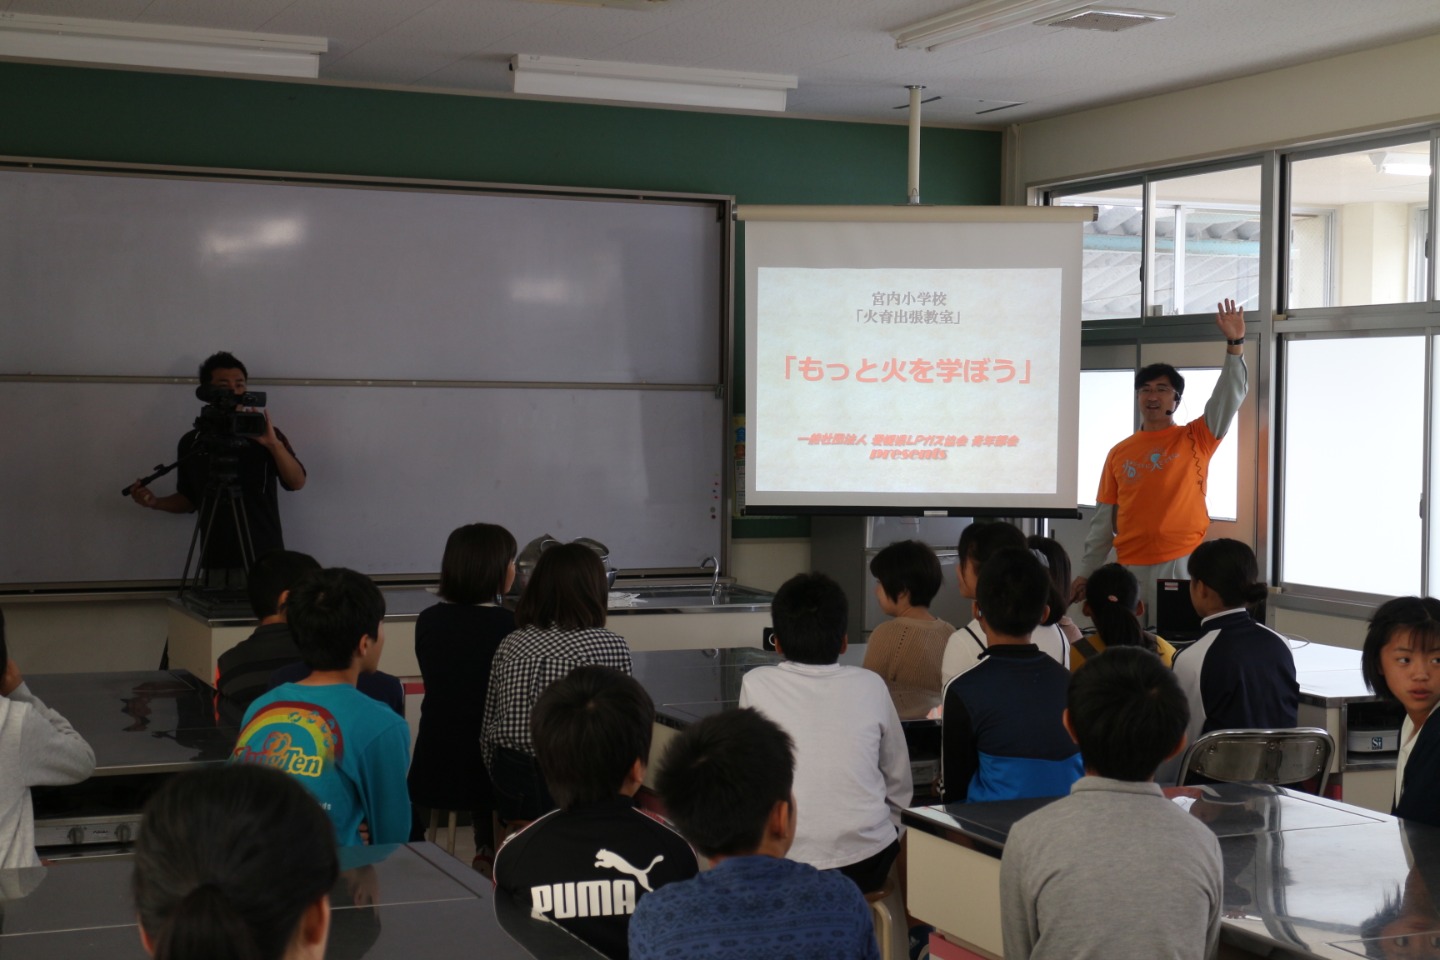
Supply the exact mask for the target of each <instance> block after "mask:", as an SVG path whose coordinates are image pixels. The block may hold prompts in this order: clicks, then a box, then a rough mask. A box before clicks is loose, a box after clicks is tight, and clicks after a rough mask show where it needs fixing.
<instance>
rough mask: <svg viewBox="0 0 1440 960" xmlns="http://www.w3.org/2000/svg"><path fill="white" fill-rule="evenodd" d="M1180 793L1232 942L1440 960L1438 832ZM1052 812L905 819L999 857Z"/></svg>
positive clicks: (983, 808) (1252, 789) (914, 812)
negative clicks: (1218, 869) (1014, 831)
mask: <svg viewBox="0 0 1440 960" xmlns="http://www.w3.org/2000/svg"><path fill="white" fill-rule="evenodd" d="M1180 789H1182V790H1184V791H1185V802H1186V803H1187V804H1188V808H1189V811H1190V813H1191V814H1192V815H1194V816H1196V817H1199V818H1200V819H1201V820H1202V821H1204V822H1205V823H1206V824H1207V825H1208V826H1209V827H1210V828H1211V829H1212V830H1214V831H1215V834H1216V836H1217V837H1219V839H1220V851H1221V854H1222V856H1223V857H1224V862H1225V894H1224V897H1225V903H1224V920H1223V921H1222V922H1223V936H1224V939H1225V940H1226V941H1227V942H1229V943H1232V944H1235V945H1237V946H1239V947H1241V948H1244V949H1247V950H1251V951H1253V952H1256V953H1259V954H1261V955H1266V954H1267V953H1268V952H1269V951H1271V950H1274V949H1275V948H1277V947H1280V948H1283V949H1284V950H1285V951H1289V952H1288V953H1285V954H1284V955H1285V956H1301V957H1320V958H1332V960H1339V958H1344V960H1353V958H1354V957H1356V956H1360V957H1369V956H1384V957H1389V956H1396V957H1399V956H1407V957H1408V956H1417V957H1418V956H1425V957H1435V956H1440V950H1437V949H1436V946H1435V945H1437V944H1440V910H1437V906H1436V902H1435V900H1434V899H1433V898H1432V896H1431V891H1437V892H1440V829H1436V828H1434V827H1428V826H1425V825H1422V824H1410V823H1405V822H1403V821H1401V820H1397V819H1395V818H1394V817H1390V816H1386V815H1384V814H1380V813H1374V812H1372V811H1369V810H1362V809H1359V808H1358V807H1351V806H1348V805H1346V804H1343V803H1339V802H1337V801H1334V800H1326V799H1322V798H1320V797H1313V796H1310V795H1308V794H1303V793H1297V792H1295V791H1291V790H1287V789H1285V788H1283V787H1263V786H1253V785H1245V784H1214V785H1211V786H1206V787H1199V788H1194V787H1186V788H1180ZM1167 792H1170V791H1167ZM1049 802H1053V801H1050V800H1025V801H1005V802H999V803H979V804H969V805H965V804H954V805H951V806H947V807H919V808H914V809H910V810H906V811H905V812H904V814H903V815H902V819H903V821H904V823H905V824H907V825H908V826H911V827H913V828H915V829H917V830H922V831H925V832H927V833H931V834H935V835H937V836H940V837H942V838H945V839H948V840H951V841H953V842H957V843H960V844H962V845H965V846H969V847H971V848H972V849H976V850H981V851H984V852H987V853H990V854H991V855H994V856H998V855H999V850H1000V847H1001V846H1003V844H1004V840H1005V837H1006V836H1008V834H1009V830H1010V827H1011V826H1013V825H1014V823H1015V822H1016V821H1017V820H1018V819H1020V817H1023V816H1024V815H1025V814H1027V813H1030V812H1031V811H1033V810H1036V809H1038V808H1039V807H1041V806H1044V805H1045V804H1046V803H1049ZM1137 854H1138V855H1143V852H1141V851H1137ZM1402 938H1408V940H1407V939H1402ZM1417 950H1418V951H1419V952H1414V951H1417Z"/></svg>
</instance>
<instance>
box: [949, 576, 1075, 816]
mask: <svg viewBox="0 0 1440 960" xmlns="http://www.w3.org/2000/svg"><path fill="white" fill-rule="evenodd" d="M1050 590H1051V585H1050V577H1049V575H1048V574H1047V573H1046V572H1045V568H1044V566H1042V565H1041V563H1040V561H1039V560H1038V559H1036V558H1035V555H1034V554H1032V553H1031V552H1030V551H1029V550H1028V549H1018V550H1017V549H1005V550H1000V551H999V552H997V553H996V554H995V555H994V556H992V557H991V558H990V559H989V560H987V561H985V566H984V567H982V568H981V569H980V576H979V579H978V580H977V581H976V586H975V618H976V619H977V620H978V621H979V622H980V626H981V627H982V628H983V629H984V631H985V644H986V649H985V653H984V655H983V658H982V659H981V660H980V662H979V663H978V664H976V665H975V666H974V667H972V668H971V669H969V670H967V671H965V672H964V673H962V674H960V675H959V676H958V677H956V678H954V679H953V680H951V681H950V683H949V684H947V685H946V687H945V716H944V724H943V727H942V744H941V754H940V780H941V792H942V795H943V796H944V798H945V802H946V803H957V802H958V803H967V802H968V803H977V802H980V801H984V800H1018V799H1022V798H1025V797H1057V796H1060V795H1061V794H1063V793H1065V791H1067V790H1069V789H1070V784H1072V783H1074V782H1075V781H1076V780H1078V779H1079V778H1080V776H1081V775H1082V774H1083V773H1084V768H1083V767H1082V766H1081V763H1080V753H1079V751H1078V750H1077V749H1076V747H1075V743H1074V741H1072V740H1071V739H1070V736H1069V734H1067V733H1066V732H1065V727H1064V725H1063V724H1062V723H1061V722H1060V716H1061V714H1062V713H1063V712H1064V710H1065V690H1066V687H1067V686H1068V685H1069V683H1070V671H1069V670H1067V669H1066V668H1065V667H1062V666H1061V665H1060V664H1058V663H1056V662H1055V660H1053V659H1052V658H1051V657H1049V656H1047V655H1045V654H1044V653H1042V652H1041V651H1040V648H1039V647H1037V646H1036V645H1035V644H1034V643H1032V642H1031V641H1030V635H1031V634H1032V633H1033V632H1034V630H1035V627H1036V625H1037V624H1039V623H1040V621H1041V620H1043V619H1044V618H1045V612H1046V610H1047V609H1048V607H1049V602H1048V600H1049V596H1050Z"/></svg>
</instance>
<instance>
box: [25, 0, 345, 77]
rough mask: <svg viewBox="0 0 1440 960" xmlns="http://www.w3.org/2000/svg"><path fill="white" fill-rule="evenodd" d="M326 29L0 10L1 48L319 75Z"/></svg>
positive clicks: (42, 56)
mask: <svg viewBox="0 0 1440 960" xmlns="http://www.w3.org/2000/svg"><path fill="white" fill-rule="evenodd" d="M329 45H330V43H329V41H328V40H326V39H325V38H324V37H299V36H290V35H286V34H276V33H244V32H242V31H239V30H210V29H205V28H200V27H174V26H166V25H163V24H148V23H133V22H122V21H116V20H85V19H80V18H78V17H49V16H36V15H33V14H25V13H8V12H0V56H5V57H28V58H32V59H38V60H74V61H81V62H83V63H107V64H121V65H124V66H132V67H171V68H174V69H179V70H210V71H216V72H220V73H249V74H265V75H269V76H279V77H318V76H319V75H320V54H322V53H324V52H325V51H326V50H327V49H328V48H329Z"/></svg>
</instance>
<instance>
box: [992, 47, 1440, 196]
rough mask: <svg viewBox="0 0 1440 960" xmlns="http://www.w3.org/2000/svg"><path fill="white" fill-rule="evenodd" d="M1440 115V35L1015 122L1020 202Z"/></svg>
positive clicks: (1016, 189)
mask: <svg viewBox="0 0 1440 960" xmlns="http://www.w3.org/2000/svg"><path fill="white" fill-rule="evenodd" d="M1437 118H1440V35H1435V36H1430V37H1422V38H1420V39H1418V40H1409V41H1406V42H1405V43H1397V44H1394V45H1392V46H1388V47H1380V48H1377V49H1373V50H1364V51H1361V52H1359V53H1351V54H1346V55H1345V56H1341V57H1333V58H1331V59H1328V60H1319V61H1315V62H1314V63H1307V64H1302V65H1300V66H1296V67H1287V68H1285V69H1283V70H1274V71H1271V72H1269V73H1261V74H1256V75H1254V76H1249V77H1242V78H1240V79H1237V80H1226V81H1223V82H1221V83H1212V84H1208V85H1206V86H1203V87H1194V88H1192V89H1189V90H1181V91H1177V92H1175V93H1167V94H1161V95H1159V96H1154V97H1146V98H1144V99H1141V100H1132V101H1128V102H1126V103H1119V104H1114V105H1112V106H1108V107H1098V108H1096V109H1093V110H1084V111H1080V112H1078V113H1071V114H1067V115H1065V116H1060V117H1052V118H1050V119H1048V120H1037V121H1035V122H1033V123H1025V124H1020V125H1019V126H1018V127H1017V128H1012V135H1013V136H1014V138H1015V140H1016V142H1015V143H1014V144H1012V153H1013V154H1014V156H1015V157H1016V161H1015V166H1014V167H1013V169H1012V171H1009V172H1011V173H1012V175H1011V176H1010V177H1008V178H1007V182H1008V183H1010V184H1013V185H1014V186H1013V187H1012V192H1011V195H1010V196H1009V197H1008V199H1009V200H1010V201H1011V202H1023V199H1024V197H1023V191H1024V189H1025V188H1026V187H1029V186H1034V185H1035V184H1037V183H1052V182H1056V181H1060V180H1069V179H1075V178H1080V177H1089V176H1095V175H1097V174H1102V173H1112V172H1114V173H1118V172H1121V171H1129V170H1136V169H1140V168H1143V167H1153V166H1160V165H1165V164H1173V163H1181V162H1187V161H1191V160H1199V159H1206V158H1213V157H1221V156H1227V155H1236V154H1243V153H1250V152H1254V151H1256V150H1260V149H1266V148H1270V147H1275V146H1290V145H1295V144H1300V143H1306V142H1309V141H1315V140H1322V139H1328V138H1331V137H1337V136H1342V135H1345V134H1350V133H1361V132H1366V131H1374V130H1386V129H1391V128H1396V127H1403V126H1407V125H1410V124H1417V123H1426V122H1432V121H1434V120H1436V119H1437Z"/></svg>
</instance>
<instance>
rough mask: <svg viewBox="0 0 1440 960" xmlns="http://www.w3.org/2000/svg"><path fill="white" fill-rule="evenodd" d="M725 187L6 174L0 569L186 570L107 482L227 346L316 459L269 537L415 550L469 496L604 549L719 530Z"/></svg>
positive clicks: (696, 539) (641, 555)
mask: <svg viewBox="0 0 1440 960" xmlns="http://www.w3.org/2000/svg"><path fill="white" fill-rule="evenodd" d="M724 206H725V205H724V204H723V203H721V202H717V201H715V200H709V201H704V200H696V201H692V202H676V201H671V202H638V201H634V200H625V199H613V198H602V199H596V198H569V197H556V196H543V197H535V196H510V195H499V194H480V193H456V192H443V191H442V192H435V191H427V190H419V189H375V188H373V187H354V186H346V187H339V186H332V185H323V186H322V185H297V184H292V183H288V182H287V183H281V182H273V183H255V182H230V181H211V180H197V179H165V178H159V177H135V176H110V175H99V174H91V173H83V174H82V173H56V172H38V171H30V170H16V169H7V170H0V321H3V322H0V377H3V378H4V379H3V380H0V430H3V435H4V437H5V456H4V457H3V459H0V542H3V543H5V544H6V545H7V546H6V549H4V550H0V585H10V586H12V587H23V586H44V585H47V584H65V585H67V586H68V585H79V584H97V583H140V582H149V581H157V580H175V579H177V578H178V577H179V575H180V572H181V568H182V566H183V563H184V557H185V548H186V546H187V545H188V543H189V537H190V532H191V528H192V526H193V519H194V518H193V515H191V516H189V517H185V516H171V515H165V514H159V513H155V512H151V511H145V510H142V509H141V508H139V507H137V506H136V505H135V504H134V503H132V502H131V501H129V500H128V499H126V498H122V497H121V496H120V495H119V490H120V488H121V487H123V486H125V485H127V484H128V483H129V482H130V481H131V480H133V479H134V478H135V477H136V476H141V475H144V474H146V473H148V472H150V468H151V467H152V465H154V464H158V463H161V462H165V463H168V462H170V461H171V460H173V459H174V457H175V443H176V441H177V440H178V439H179V437H180V435H181V434H182V433H183V432H185V431H186V430H187V429H189V426H190V424H191V421H192V420H193V419H194V417H195V416H196V415H197V414H198V412H199V408H200V404H199V402H198V401H197V400H195V399H194V396H193V384H194V380H193V377H194V375H195V368H196V366H197V365H198V364H199V362H200V360H201V359H203V358H204V357H205V356H206V355H208V354H209V353H211V352H213V351H215V350H219V349H229V350H232V351H233V352H235V353H236V354H237V355H238V356H239V357H240V358H241V359H242V360H243V361H244V362H245V363H246V365H247V366H248V368H249V370H250V375H251V388H252V389H256V390H266V391H267V392H268V393H269V395H270V396H269V408H270V410H271V412H272V416H273V418H274V421H275V423H276V424H277V426H279V427H280V429H282V430H283V431H284V432H285V433H286V434H287V435H288V436H289V438H290V440H291V442H292V443H293V445H294V447H295V451H296V453H297V455H298V456H299V458H300V459H301V461H302V462H303V463H304V464H305V465H306V467H307V468H308V470H309V474H310V479H309V481H308V483H307V485H306V487H305V488H304V489H303V490H302V491H299V492H297V493H293V494H291V493H286V492H284V491H282V492H281V494H280V500H281V513H282V516H283V518H284V523H285V535H286V545H287V546H289V547H291V548H292V549H299V550H304V551H306V552H309V553H313V554H314V555H315V556H316V557H317V558H318V559H319V560H320V561H321V562H322V563H324V564H327V565H345V566H351V567H355V568H356V569H359V570H362V571H364V572H366V573H370V574H376V575H380V574H395V575H416V574H419V575H427V574H432V573H434V572H435V571H437V570H438V569H439V563H440V555H441V553H442V551H443V547H444V543H445V538H446V536H447V535H448V533H449V532H450V530H452V529H453V528H454V527H456V526H459V525H460V524H463V523H470V522H474V521H480V520H484V521H488V522H495V523H501V524H503V525H505V526H506V527H508V528H509V529H510V530H511V531H512V532H513V533H514V534H515V536H516V537H517V539H519V540H520V542H521V543H524V542H525V541H527V540H528V539H530V538H531V537H534V536H537V535H540V534H551V535H553V536H556V537H558V538H561V539H571V538H574V537H578V536H590V537H594V538H595V539H598V540H601V541H602V542H604V543H606V544H608V545H609V546H610V548H611V553H612V563H614V564H615V565H617V566H619V567H622V568H630V569H634V568H668V567H683V568H693V567H696V566H698V564H699V562H700V560H701V559H702V558H704V557H707V556H711V555H719V554H721V553H722V551H723V547H724V543H725V540H726V526H727V524H728V518H727V516H726V514H725V511H724V509H723V503H724V496H725V493H724V480H723V475H724V469H723V468H724V463H725V450H726V438H725V429H726V423H727V419H728V418H727V410H728V407H727V401H726V400H724V399H723V390H722V389H721V384H722V380H723V370H724V366H725V364H724V354H723V351H722V349H721V345H722V344H723V343H724V342H725V330H726V325H725V315H724V313H725V297H724V296H723V293H722V281H723V278H725V277H726V276H727V275H728V264H727V261H726V256H727V254H728V236H727V233H726V230H725V223H724V220H723V218H722V217H721V216H720V215H719V214H720V212H721V211H722V210H723V209H724ZM81 377H83V378H86V379H84V380H79V379H75V380H69V379H66V378H81ZM169 377H185V378H191V379H190V382H189V384H187V385H181V384H176V383H168V382H163V380H164V378H169ZM267 380H280V381H282V382H281V383H280V384H277V385H269V384H267V383H266V381H267ZM357 381H358V382H357ZM369 381H376V382H374V383H372V382H369ZM659 385H669V386H668V387H667V388H661V387H660V386H659ZM154 488H155V489H156V491H157V492H159V493H162V494H163V493H168V492H170V491H171V490H172V489H173V474H172V475H171V477H167V478H164V479H162V480H159V481H156V482H155V484H154Z"/></svg>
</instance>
